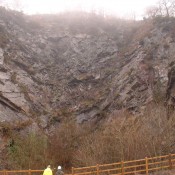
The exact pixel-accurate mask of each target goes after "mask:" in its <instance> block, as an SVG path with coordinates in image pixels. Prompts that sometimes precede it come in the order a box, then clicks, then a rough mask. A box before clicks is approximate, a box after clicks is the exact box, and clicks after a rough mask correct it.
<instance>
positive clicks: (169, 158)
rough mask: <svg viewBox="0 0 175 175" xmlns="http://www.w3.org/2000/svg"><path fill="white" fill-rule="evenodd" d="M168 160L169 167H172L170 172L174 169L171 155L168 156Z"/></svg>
mask: <svg viewBox="0 0 175 175" xmlns="http://www.w3.org/2000/svg"><path fill="white" fill-rule="evenodd" d="M168 160H169V166H170V170H171V169H172V167H173V166H172V161H171V154H169V156H168Z"/></svg>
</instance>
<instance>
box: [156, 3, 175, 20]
mask: <svg viewBox="0 0 175 175" xmlns="http://www.w3.org/2000/svg"><path fill="white" fill-rule="evenodd" d="M158 8H159V13H160V15H162V16H167V17H170V16H174V13H175V0H160V1H159V2H158Z"/></svg>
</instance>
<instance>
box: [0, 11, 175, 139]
mask: <svg viewBox="0 0 175 175" xmlns="http://www.w3.org/2000/svg"><path fill="white" fill-rule="evenodd" d="M174 27H175V20H174V19H173V18H172V19H165V18H157V19H154V20H146V21H139V22H130V21H122V20H118V19H112V18H109V19H103V18H102V17H100V16H97V15H92V14H84V13H81V14H66V15H51V16H48V15H46V16H44V15H43V16H25V15H23V14H20V13H18V12H14V11H6V10H5V9H3V8H1V9H0V108H1V110H0V126H1V133H2V136H4V135H5V134H6V132H7V130H8V129H9V127H10V128H12V129H14V130H21V129H31V128H33V129H35V130H45V131H50V129H53V128H54V126H55V127H56V126H57V124H59V123H60V121H61V120H64V119H65V118H68V117H69V118H73V119H76V120H77V122H78V123H82V122H84V121H93V122H97V121H99V120H100V119H102V118H105V117H107V116H112V115H113V114H114V113H115V111H116V110H120V109H122V108H126V109H128V110H130V111H131V112H133V113H137V114H141V113H142V112H143V111H144V108H145V105H146V104H147V103H149V102H150V101H152V100H153V99H154V100H158V99H157V98H159V97H160V95H161V94H160V93H161V92H162V91H164V93H165V92H166V89H168V90H167V101H168V104H172V101H173V99H174V84H173V81H171V80H172V79H171V80H170V78H169V77H170V76H171V77H173V76H174V75H173V73H169V74H168V71H169V69H170V68H171V67H173V65H174V62H173V61H174V60H175V58H174V57H175V49H174V47H175V40H174V38H175V33H174ZM170 72H172V69H171V70H170ZM172 75H173V76H172ZM168 76H169V77H168ZM168 78H169V82H168ZM167 83H168V88H167ZM1 138H3V137H1Z"/></svg>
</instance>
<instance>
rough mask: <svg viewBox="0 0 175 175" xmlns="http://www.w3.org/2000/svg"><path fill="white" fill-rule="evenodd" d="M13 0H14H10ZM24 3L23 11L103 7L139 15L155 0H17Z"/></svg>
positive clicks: (120, 13)
mask: <svg viewBox="0 0 175 175" xmlns="http://www.w3.org/2000/svg"><path fill="white" fill-rule="evenodd" d="M12 1H14V0H12ZM19 1H22V2H23V3H24V4H25V5H24V7H25V10H24V12H26V13H28V14H35V13H56V12H62V11H65V10H76V9H80V8H81V9H84V10H86V11H90V10H91V9H104V10H105V12H108V13H111V14H117V15H119V16H127V15H130V14H133V13H135V14H136V15H137V16H141V15H142V14H143V13H144V9H145V8H146V7H148V6H151V5H154V4H156V2H157V0H19Z"/></svg>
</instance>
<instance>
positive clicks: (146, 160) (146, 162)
mask: <svg viewBox="0 0 175 175" xmlns="http://www.w3.org/2000/svg"><path fill="white" fill-rule="evenodd" d="M145 168H146V175H148V171H149V169H148V158H147V157H145Z"/></svg>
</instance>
